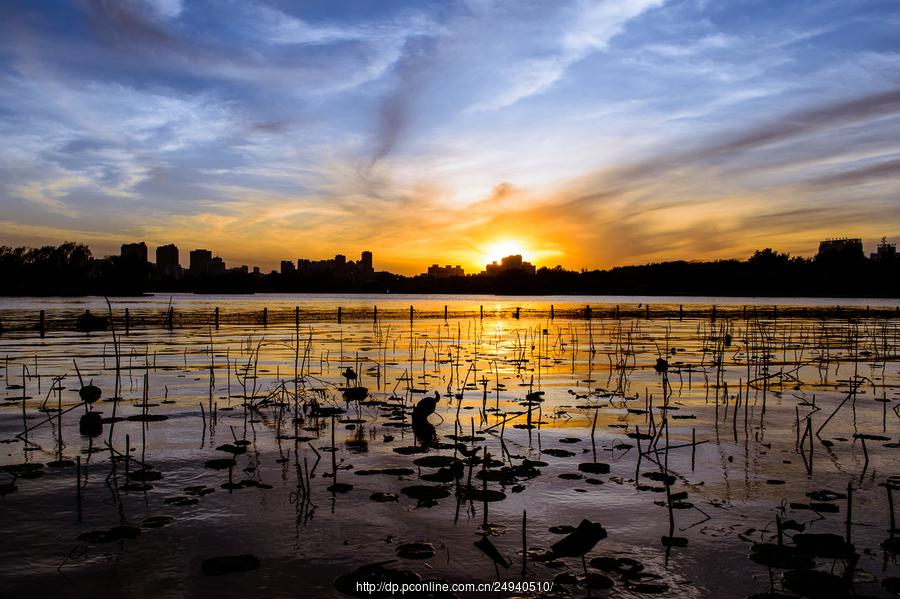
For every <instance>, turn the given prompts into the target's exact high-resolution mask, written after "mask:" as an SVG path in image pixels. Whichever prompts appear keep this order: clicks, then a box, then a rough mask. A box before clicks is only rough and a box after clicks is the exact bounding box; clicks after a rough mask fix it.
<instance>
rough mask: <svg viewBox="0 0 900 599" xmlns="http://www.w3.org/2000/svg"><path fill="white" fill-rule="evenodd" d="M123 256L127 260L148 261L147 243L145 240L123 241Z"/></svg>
mask: <svg viewBox="0 0 900 599" xmlns="http://www.w3.org/2000/svg"><path fill="white" fill-rule="evenodd" d="M121 256H122V258H124V259H125V260H137V261H139V262H147V244H146V243H144V242H143V241H141V242H140V243H123V244H122V254H121Z"/></svg>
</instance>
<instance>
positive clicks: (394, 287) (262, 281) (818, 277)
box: [0, 242, 900, 297]
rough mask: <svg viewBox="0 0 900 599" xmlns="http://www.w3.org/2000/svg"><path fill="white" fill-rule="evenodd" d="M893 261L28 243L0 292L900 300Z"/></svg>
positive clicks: (4, 266)
mask: <svg viewBox="0 0 900 599" xmlns="http://www.w3.org/2000/svg"><path fill="white" fill-rule="evenodd" d="M898 275H900V261H898V260H896V259H892V260H873V259H869V258H865V257H864V256H861V255H852V256H846V255H844V256H841V255H838V256H818V257H816V258H803V257H797V256H793V257H792V256H789V255H787V254H784V253H779V252H776V251H773V250H772V249H770V248H767V249H764V250H758V251H756V252H754V254H753V255H752V256H750V257H749V258H748V259H746V260H715V261H707V262H699V261H698V262H694V261H690V262H689V261H683V260H675V261H667V262H657V263H652V264H645V265H640V266H619V267H615V268H610V269H606V270H581V271H573V270H567V269H564V268H563V267H561V266H556V267H553V268H548V267H543V268H539V269H538V270H537V272H536V273H535V274H533V275H532V274H528V273H525V272H522V271H507V272H503V273H500V274H498V275H496V276H486V275H468V276H464V277H449V278H433V277H429V276H427V275H417V276H403V275H398V274H393V273H389V272H377V273H375V275H374V276H372V277H368V278H358V279H354V278H347V277H340V276H336V275H333V274H329V273H318V274H302V273H297V272H295V273H286V274H281V273H277V272H273V273H269V274H252V273H246V272H240V271H228V272H226V273H225V274H220V275H215V276H191V275H190V274H189V273H185V274H184V275H183V276H180V277H167V276H164V275H163V274H162V273H160V272H157V271H156V269H155V267H154V265H153V264H151V263H148V262H144V261H141V260H135V259H127V258H122V257H119V256H111V257H105V258H95V257H94V256H92V254H91V250H90V248H89V247H88V246H86V245H83V244H78V243H73V242H66V243H63V244H61V245H59V246H43V247H37V248H26V247H9V246H0V277H2V281H3V284H2V285H0V289H2V291H0V293H2V294H3V295H8V296H26V295H36V296H46V295H139V294H143V293H151V292H188V293H190V292H194V293H262V292H284V293H305V292H308V293H441V294H464V293H472V294H506V295H511V294H529V295H532V294H533V295H550V294H554V295H556V294H584V295H606V294H615V295H720V296H757V297H764V296H782V297H783V296H833V297H900V276H898Z"/></svg>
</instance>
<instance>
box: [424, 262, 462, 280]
mask: <svg viewBox="0 0 900 599" xmlns="http://www.w3.org/2000/svg"><path fill="white" fill-rule="evenodd" d="M427 274H428V276H429V277H434V278H435V279H446V278H449V277H464V276H465V274H466V273H465V272H463V269H462V266H460V265H459V264H457V265H456V266H450V265H449V264H448V265H447V266H439V265H437V264H432V265H431V266H429V267H428V273H427Z"/></svg>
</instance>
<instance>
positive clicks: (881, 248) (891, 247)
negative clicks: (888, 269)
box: [870, 237, 897, 262]
mask: <svg viewBox="0 0 900 599" xmlns="http://www.w3.org/2000/svg"><path fill="white" fill-rule="evenodd" d="M870 257H871V258H872V260H875V261H876V262H893V261H894V260H896V259H897V246H896V244H893V243H888V241H887V237H882V238H881V241H880V242H879V243H878V246H877V247H876V249H875V253H874V254H872V255H871V256H870Z"/></svg>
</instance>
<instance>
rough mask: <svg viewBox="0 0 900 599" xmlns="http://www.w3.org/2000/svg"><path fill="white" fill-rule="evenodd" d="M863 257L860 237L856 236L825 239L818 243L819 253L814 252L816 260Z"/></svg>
mask: <svg viewBox="0 0 900 599" xmlns="http://www.w3.org/2000/svg"><path fill="white" fill-rule="evenodd" d="M865 257H866V254H865V252H864V251H863V243H862V239H859V238H857V237H855V238H848V237H842V238H839V239H826V240H825V241H822V242H820V243H819V253H818V254H816V260H839V261H855V260H862V259H863V258H865Z"/></svg>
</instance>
